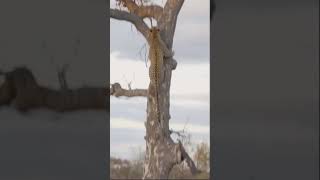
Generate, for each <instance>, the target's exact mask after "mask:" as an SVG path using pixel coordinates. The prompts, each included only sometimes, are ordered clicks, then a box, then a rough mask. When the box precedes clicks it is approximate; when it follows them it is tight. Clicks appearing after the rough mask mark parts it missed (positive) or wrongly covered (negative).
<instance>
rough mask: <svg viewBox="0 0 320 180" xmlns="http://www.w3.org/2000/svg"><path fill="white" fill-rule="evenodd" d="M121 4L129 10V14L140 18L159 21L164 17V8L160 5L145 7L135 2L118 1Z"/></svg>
mask: <svg viewBox="0 0 320 180" xmlns="http://www.w3.org/2000/svg"><path fill="white" fill-rule="evenodd" d="M118 1H119V2H120V4H122V5H123V6H124V7H126V8H127V9H128V11H129V12H131V13H134V14H136V15H137V16H139V17H140V18H142V19H143V18H146V17H153V18H155V19H156V20H157V21H159V19H160V18H161V16H162V11H163V8H162V7H161V6H158V5H149V6H145V5H143V4H141V5H138V4H136V3H135V2H134V1H133V0H118Z"/></svg>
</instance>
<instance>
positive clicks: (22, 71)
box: [0, 67, 109, 112]
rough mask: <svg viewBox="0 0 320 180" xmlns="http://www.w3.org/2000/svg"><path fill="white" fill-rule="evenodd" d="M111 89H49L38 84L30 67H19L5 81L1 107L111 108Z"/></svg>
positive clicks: (1, 91) (1, 87) (9, 73)
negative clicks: (109, 100) (109, 96)
mask: <svg viewBox="0 0 320 180" xmlns="http://www.w3.org/2000/svg"><path fill="white" fill-rule="evenodd" d="M108 91H109V89H107V90H106V88H102V87H83V88H79V89H70V90H69V89H61V90H53V89H49V88H46V87H43V86H40V85H38V83H37V81H36V79H35V78H34V76H33V74H32V73H31V71H30V70H28V69H27V68H25V67H19V68H15V69H14V70H13V71H11V72H7V73H5V82H4V83H3V84H2V85H1V86H0V106H1V105H12V106H13V107H14V108H16V109H18V110H19V111H27V110H29V109H33V108H40V107H43V108H48V109H51V110H55V111H60V112H64V111H73V110H80V109H103V110H107V109H109V108H108V106H109V102H107V98H106V97H107V95H108V94H109V92H108Z"/></svg>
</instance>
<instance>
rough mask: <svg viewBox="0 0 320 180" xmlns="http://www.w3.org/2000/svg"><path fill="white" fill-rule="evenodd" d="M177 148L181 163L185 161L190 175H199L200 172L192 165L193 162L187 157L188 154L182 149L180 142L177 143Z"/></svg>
mask: <svg viewBox="0 0 320 180" xmlns="http://www.w3.org/2000/svg"><path fill="white" fill-rule="evenodd" d="M179 147H180V151H181V156H182V161H183V160H185V161H186V163H187V165H188V167H189V168H190V171H191V174H192V175H196V174H199V173H201V171H200V170H199V169H197V167H196V165H195V164H194V162H193V160H192V159H191V157H190V156H189V154H188V153H187V152H186V150H185V149H184V147H183V145H182V143H181V141H179Z"/></svg>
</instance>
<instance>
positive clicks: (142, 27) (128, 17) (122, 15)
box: [110, 9, 149, 39]
mask: <svg viewBox="0 0 320 180" xmlns="http://www.w3.org/2000/svg"><path fill="white" fill-rule="evenodd" d="M110 17H111V18H114V19H117V20H121V21H128V22H130V23H132V24H133V25H134V26H135V27H136V28H137V30H138V31H139V32H140V33H141V34H142V35H143V36H144V37H145V39H148V32H149V28H148V26H147V25H146V23H145V22H144V21H143V20H142V19H141V18H140V17H139V16H137V15H136V14H134V13H129V12H126V11H121V10H117V9H110Z"/></svg>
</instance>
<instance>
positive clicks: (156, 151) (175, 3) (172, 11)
mask: <svg viewBox="0 0 320 180" xmlns="http://www.w3.org/2000/svg"><path fill="white" fill-rule="evenodd" d="M118 1H120V2H121V3H122V5H124V7H127V10H128V11H129V12H130V13H128V12H126V11H120V10H111V18H115V19H118V20H125V21H128V22H130V23H132V24H134V25H135V26H136V28H137V30H138V31H139V32H140V33H141V34H142V35H143V36H144V37H145V38H146V40H147V42H148V43H149V39H148V32H149V28H148V27H147V25H146V24H145V23H144V21H143V18H145V17H148V14H149V15H150V16H151V15H152V16H151V17H153V18H156V19H157V24H158V28H159V29H160V36H161V39H162V41H163V44H164V45H162V46H163V51H164V57H163V58H164V65H163V69H162V70H161V71H162V73H161V74H163V77H162V78H161V79H160V89H159V91H158V96H159V99H158V104H159V110H160V117H161V119H160V122H159V121H158V119H157V114H156V113H157V109H156V108H157V105H156V104H155V102H156V101H155V98H156V97H155V93H153V92H154V86H153V85H152V84H149V88H148V91H147V92H148V94H147V121H146V122H145V127H146V136H145V140H146V155H145V162H144V173H143V177H142V178H143V179H168V177H169V174H170V171H171V170H172V168H173V166H174V165H176V164H179V163H181V162H182V161H183V160H186V161H187V164H188V166H189V168H190V170H191V173H192V174H196V173H198V172H199V171H198V170H197V168H196V166H195V164H194V163H193V161H192V159H191V158H190V156H189V155H188V153H187V152H186V151H185V149H184V147H183V146H182V144H181V143H180V142H177V143H176V142H174V141H173V140H172V138H171V136H170V134H171V133H170V130H169V120H170V118H171V117H170V85H171V75H172V70H174V69H175V68H176V66H177V61H176V60H174V59H173V57H172V56H173V53H172V50H171V49H172V44H173V37H174V33H175V27H176V23H177V17H178V14H179V11H180V9H181V7H182V5H183V3H184V0H167V2H166V4H165V6H164V8H163V9H161V10H162V11H160V10H158V9H159V7H157V8H156V9H157V10H156V11H155V12H152V13H150V12H149V13H147V12H145V11H144V13H142V11H143V10H144V9H143V8H139V6H138V5H137V4H135V3H136V2H135V1H134V0H118ZM141 6H142V5H141ZM150 8H151V7H148V9H150ZM135 12H139V13H140V14H139V13H135ZM141 14H142V15H141ZM146 27H147V29H146ZM149 44H150V43H149Z"/></svg>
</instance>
